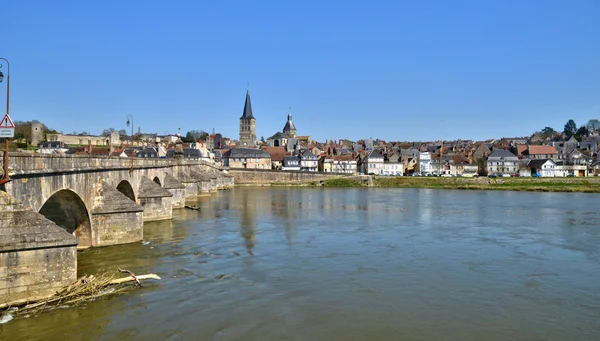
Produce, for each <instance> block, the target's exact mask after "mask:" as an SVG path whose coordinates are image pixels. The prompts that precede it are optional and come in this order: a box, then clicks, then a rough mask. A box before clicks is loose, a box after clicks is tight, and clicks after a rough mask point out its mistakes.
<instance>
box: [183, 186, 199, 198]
mask: <svg viewBox="0 0 600 341" xmlns="http://www.w3.org/2000/svg"><path fill="white" fill-rule="evenodd" d="M183 184H184V185H185V200H186V201H196V199H198V195H199V193H198V182H184V183H183Z"/></svg>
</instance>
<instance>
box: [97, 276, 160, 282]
mask: <svg viewBox="0 0 600 341" xmlns="http://www.w3.org/2000/svg"><path fill="white" fill-rule="evenodd" d="M135 278H136V280H144V279H160V277H159V276H158V275H155V274H147V275H139V276H136V277H135ZM133 280H134V279H133V278H131V277H124V278H117V279H113V280H111V281H110V282H108V284H121V283H126V282H131V281H133ZM138 282H139V281H138Z"/></svg>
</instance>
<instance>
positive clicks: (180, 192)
mask: <svg viewBox="0 0 600 341" xmlns="http://www.w3.org/2000/svg"><path fill="white" fill-rule="evenodd" d="M163 187H164V188H165V189H167V190H169V192H171V194H173V198H172V199H171V204H172V205H173V208H184V207H185V185H184V184H183V183H181V182H180V181H179V180H178V179H176V178H175V177H174V176H172V175H171V174H167V175H165V185H164V186H163Z"/></svg>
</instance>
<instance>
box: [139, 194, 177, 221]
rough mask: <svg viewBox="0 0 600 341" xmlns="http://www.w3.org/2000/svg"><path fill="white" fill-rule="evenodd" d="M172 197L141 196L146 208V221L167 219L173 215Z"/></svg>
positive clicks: (143, 205) (141, 202) (142, 203)
mask: <svg viewBox="0 0 600 341" xmlns="http://www.w3.org/2000/svg"><path fill="white" fill-rule="evenodd" d="M171 199H172V197H149V198H140V205H142V207H143V208H144V221H154V220H165V219H171V218H172V217H173V205H172V204H171Z"/></svg>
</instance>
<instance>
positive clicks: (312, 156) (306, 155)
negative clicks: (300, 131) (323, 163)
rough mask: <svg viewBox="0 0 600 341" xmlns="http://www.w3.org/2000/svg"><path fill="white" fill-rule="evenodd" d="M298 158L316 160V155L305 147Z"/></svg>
mask: <svg viewBox="0 0 600 341" xmlns="http://www.w3.org/2000/svg"><path fill="white" fill-rule="evenodd" d="M300 158H301V159H306V160H316V159H317V156H316V155H315V154H313V153H312V152H311V151H310V150H309V149H305V150H304V151H302V153H301V154H300Z"/></svg>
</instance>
